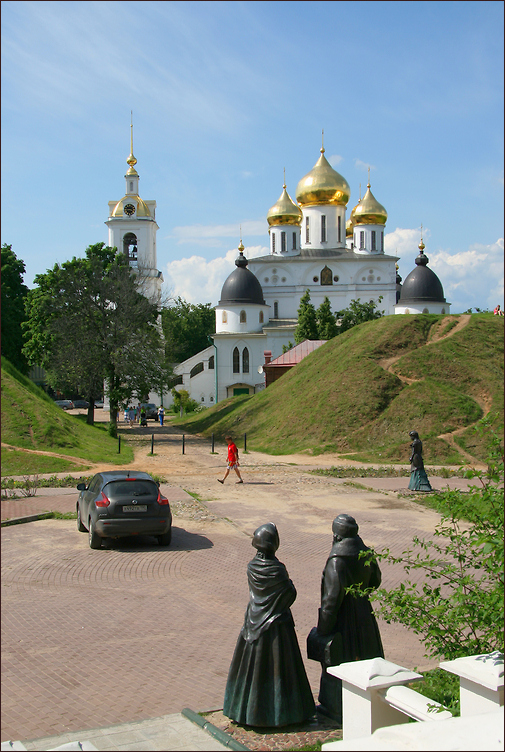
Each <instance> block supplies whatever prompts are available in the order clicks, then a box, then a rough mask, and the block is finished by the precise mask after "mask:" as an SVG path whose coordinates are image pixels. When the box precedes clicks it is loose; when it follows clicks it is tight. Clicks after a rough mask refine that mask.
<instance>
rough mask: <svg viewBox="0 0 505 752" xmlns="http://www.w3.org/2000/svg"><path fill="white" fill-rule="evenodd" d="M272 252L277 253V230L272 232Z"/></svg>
mask: <svg viewBox="0 0 505 752" xmlns="http://www.w3.org/2000/svg"><path fill="white" fill-rule="evenodd" d="M272 253H275V232H273V233H272Z"/></svg>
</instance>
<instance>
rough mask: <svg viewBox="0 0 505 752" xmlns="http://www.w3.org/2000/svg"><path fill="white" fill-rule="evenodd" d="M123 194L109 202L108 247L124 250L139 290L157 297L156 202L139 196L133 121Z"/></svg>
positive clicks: (161, 277)
mask: <svg viewBox="0 0 505 752" xmlns="http://www.w3.org/2000/svg"><path fill="white" fill-rule="evenodd" d="M126 163H127V165H128V169H127V171H126V175H125V180H126V193H125V195H124V196H123V198H122V199H121V200H120V201H109V218H108V220H107V222H106V223H105V224H106V225H107V227H108V228H109V246H111V247H116V248H117V249H118V252H119V253H124V254H125V256H126V257H127V258H128V260H129V263H130V266H131V267H132V268H133V269H135V272H136V274H137V277H138V280H139V284H140V285H141V288H142V292H143V293H144V294H145V295H146V297H148V298H149V299H151V300H159V299H160V296H161V283H162V282H163V275H162V273H161V271H159V270H158V268H157V260H156V232H157V230H158V225H157V224H156V219H155V213H156V201H144V200H143V199H141V198H140V195H139V180H140V177H139V174H138V172H137V170H136V169H135V165H136V164H137V160H136V158H135V157H134V156H133V122H131V124H130V154H129V156H128V159H127V160H126Z"/></svg>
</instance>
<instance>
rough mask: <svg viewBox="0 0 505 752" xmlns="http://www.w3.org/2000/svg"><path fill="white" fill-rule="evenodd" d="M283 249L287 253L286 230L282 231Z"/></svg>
mask: <svg viewBox="0 0 505 752" xmlns="http://www.w3.org/2000/svg"><path fill="white" fill-rule="evenodd" d="M281 251H282V253H286V233H285V232H284V231H282V232H281Z"/></svg>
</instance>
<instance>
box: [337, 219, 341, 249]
mask: <svg viewBox="0 0 505 752" xmlns="http://www.w3.org/2000/svg"><path fill="white" fill-rule="evenodd" d="M337 228H338V230H337V238H338V242H339V243H340V242H341V240H342V217H339V218H338V219H337Z"/></svg>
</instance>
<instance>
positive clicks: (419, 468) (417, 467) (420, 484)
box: [409, 431, 432, 491]
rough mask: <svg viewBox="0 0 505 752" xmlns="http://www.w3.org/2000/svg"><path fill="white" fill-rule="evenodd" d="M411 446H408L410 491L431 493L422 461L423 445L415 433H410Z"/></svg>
mask: <svg viewBox="0 0 505 752" xmlns="http://www.w3.org/2000/svg"><path fill="white" fill-rule="evenodd" d="M409 436H410V438H411V439H412V444H411V445H410V448H411V453H410V482H409V490H410V491H431V490H432V488H431V485H430V481H429V480H428V476H427V475H426V470H425V469H424V461H423V443H422V441H421V439H420V438H419V434H418V433H417V431H410V433H409Z"/></svg>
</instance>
